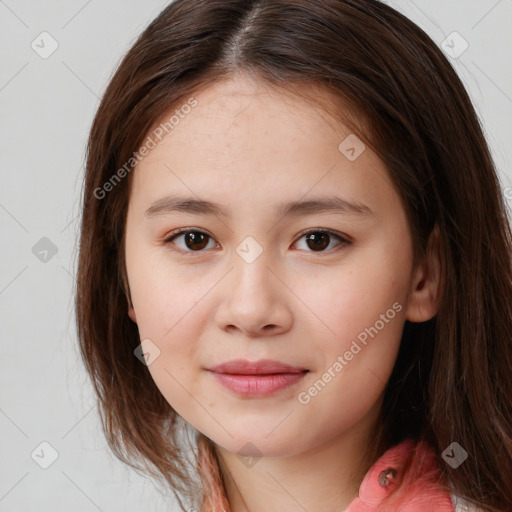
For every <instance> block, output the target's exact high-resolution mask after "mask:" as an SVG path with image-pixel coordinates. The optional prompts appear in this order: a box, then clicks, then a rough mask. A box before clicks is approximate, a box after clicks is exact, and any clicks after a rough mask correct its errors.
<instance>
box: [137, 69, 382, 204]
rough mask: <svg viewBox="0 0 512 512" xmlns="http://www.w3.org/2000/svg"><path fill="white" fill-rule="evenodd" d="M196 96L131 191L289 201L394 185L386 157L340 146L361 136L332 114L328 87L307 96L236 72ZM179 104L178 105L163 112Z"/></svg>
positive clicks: (151, 195) (153, 196)
mask: <svg viewBox="0 0 512 512" xmlns="http://www.w3.org/2000/svg"><path fill="white" fill-rule="evenodd" d="M193 98H194V99H195V101H196V102H197V103H196V105H195V106H194V107H193V108H191V109H188V113H187V114H183V115H181V116H180V120H179V123H178V124H177V125H176V126H174V127H173V129H172V130H171V131H169V132H168V134H167V135H166V136H165V137H164V138H163V139H162V141H161V142H159V143H158V144H157V146H156V147H155V148H154V149H152V150H151V151H150V152H149V154H148V155H147V156H146V157H145V158H144V159H143V160H142V162H141V163H140V164H139V165H138V166H137V168H136V169H135V172H134V174H135V175H134V177H133V179H134V186H133V191H134V194H135V195H139V196H140V195H141V194H142V196H143V197H144V198H145V200H146V202H147V201H148V200H149V199H150V198H151V199H156V198H158V196H159V195H160V196H163V192H164V191H166V192H175V191H176V189H179V190H180V192H187V195H188V196H190V195H196V196H198V197H199V196H201V197H205V196H210V197H211V196H212V194H214V193H215V195H216V196H217V198H218V201H217V202H220V203H223V202H226V203H227V202H230V200H232V196H233V195H234V194H239V195H244V194H248V193H250V194H252V195H258V193H261V195H262V199H265V198H267V197H271V196H272V195H273V194H277V195H281V196H282V195H283V194H286V195H287V197H283V198H282V199H288V200H290V201H291V200H297V199H299V198H300V197H301V196H303V195H304V194H305V193H307V191H308V190H313V189H315V190H314V192H318V193H321V194H325V193H332V192H333V191H334V190H335V189H339V190H346V191H347V192H352V193H357V194H359V196H360V197H359V198H358V199H360V200H361V201H360V202H363V200H362V199H363V197H369V196H370V195H371V192H372V189H374V188H375V186H376V184H377V183H378V184H379V186H380V187H382V186H383V185H386V184H387V185H388V186H389V185H390V183H389V179H388V176H387V172H386V169H385V168H384V165H383V163H382V162H381V161H380V160H379V158H378V157H377V155H376V154H375V153H373V152H372V151H371V150H370V148H367V147H365V146H364V144H363V143H362V142H361V141H359V142H360V143H361V145H362V147H363V148H364V150H363V151H362V153H361V155H360V156H359V157H358V158H357V159H356V160H349V159H348V158H347V156H346V155H344V154H343V153H342V151H341V149H340V145H343V143H344V141H345V140H347V138H349V137H354V136H355V135H354V134H353V133H352V132H351V130H350V128H349V127H347V126H346V125H344V124H343V123H342V122H340V121H339V120H337V119H336V118H335V117H334V116H332V115H330V113H329V111H328V107H329V101H332V100H333V99H332V98H329V97H328V96H326V94H325V91H323V90H320V89H315V88H311V89H310V90H309V91H308V93H307V95H306V97H304V96H303V94H300V95H296V94H293V93H292V92H290V91H287V90H281V89H277V88H275V87H273V86H272V85H269V84H267V83H265V82H262V81H258V80H255V79H252V78H250V77H246V76H238V77H234V78H232V79H230V80H226V81H223V82H217V83H214V84H212V85H210V86H208V87H206V88H203V89H201V90H200V91H198V92H196V93H195V94H194V95H193ZM176 110H179V105H178V106H174V107H173V110H172V111H170V112H167V113H166V114H165V115H164V116H162V118H161V119H168V118H169V117H170V115H169V114H171V115H172V113H173V112H176ZM331 111H332V110H331ZM350 115H352V114H350ZM350 140H352V139H350ZM358 183H359V185H361V184H363V185H364V189H365V191H363V190H361V187H359V190H357V189H358V187H357V186H356V185H357V184H358ZM361 192H363V193H362V194H361Z"/></svg>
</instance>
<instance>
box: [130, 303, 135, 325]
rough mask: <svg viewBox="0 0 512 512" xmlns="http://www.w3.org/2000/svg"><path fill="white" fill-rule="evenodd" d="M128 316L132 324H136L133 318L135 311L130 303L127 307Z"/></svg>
mask: <svg viewBox="0 0 512 512" xmlns="http://www.w3.org/2000/svg"><path fill="white" fill-rule="evenodd" d="M128 316H129V317H130V318H131V320H132V322H135V323H137V317H136V316H135V310H134V309H133V305H132V304H131V303H130V305H129V306H128Z"/></svg>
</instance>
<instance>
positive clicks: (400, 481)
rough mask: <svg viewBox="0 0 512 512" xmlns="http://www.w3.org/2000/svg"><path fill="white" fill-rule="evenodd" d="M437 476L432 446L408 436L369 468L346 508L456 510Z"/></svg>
mask: <svg viewBox="0 0 512 512" xmlns="http://www.w3.org/2000/svg"><path fill="white" fill-rule="evenodd" d="M439 477H440V469H439V466H438V464H437V460H436V455H435V452H434V450H433V449H432V448H431V447H430V446H429V445H428V444H426V443H425V442H423V441H420V442H416V441H412V440H410V439H407V440H405V441H403V442H401V443H400V444H398V445H396V446H394V447H392V448H390V449H389V450H388V451H386V452H385V453H384V455H382V457H381V458H380V459H379V460H377V462H376V463H375V464H374V465H373V466H372V467H371V468H370V470H369V471H368V473H367V474H366V476H365V477H364V479H363V481H362V483H361V486H360V488H359V496H358V497H357V498H356V499H355V500H354V501H352V503H351V504H350V505H349V507H348V508H347V509H346V512H398V511H400V512H433V511H435V512H456V511H457V510H458V509H457V508H456V507H455V506H454V504H453V503H452V499H451V494H450V491H449V490H448V489H446V488H445V487H444V486H442V485H441V483H440V482H439Z"/></svg>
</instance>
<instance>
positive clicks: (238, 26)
mask: <svg viewBox="0 0 512 512" xmlns="http://www.w3.org/2000/svg"><path fill="white" fill-rule="evenodd" d="M235 72H244V73H251V74H253V75H254V76H257V77H259V78H261V79H264V80H265V81H266V82H267V83H269V84H272V85H274V86H275V87H281V88H282V89H283V90H290V91H293V92H294V93H295V94H301V92H300V91H302V90H304V91H305V90H307V87H304V86H310V87H316V88H317V90H320V89H321V90H323V91H326V92H327V93H328V94H330V95H331V97H332V98H335V99H338V100H339V101H338V102H337V103H335V104H334V105H331V108H333V112H334V113H335V114H336V115H338V118H339V119H340V120H343V121H344V122H345V124H347V125H348V126H350V128H351V129H352V130H353V132H354V133H356V134H357V135H358V136H359V137H360V138H361V139H362V140H363V141H364V142H365V144H367V145H368V146H369V147H371V148H372V149H373V150H374V151H375V152H376V153H377V154H378V156H379V157H380V158H381V159H382V160H383V162H384V163H385V164H386V166H387V168H388V169H389V173H390V176H391V177H392V179H393V182H394V184H395V186H396V187H397V190H398V191H399V193H400V196H401V198H402V200H403V204H404V206H405V208H406V211H407V214H408V218H409V222H410V226H411V232H412V234H413V242H414V250H415V257H421V256H423V255H424V254H425V253H426V251H427V250H428V247H429V245H428V241H429V236H430V235H431V233H432V232H433V230H434V229H435V230H438V233H439V236H440V242H441V244H442V254H443V258H444V264H443V274H444V275H443V278H444V291H443V296H442V301H441V304H440V306H439V310H438V313H437V315H436V316H435V317H434V318H432V319H431V320H429V321H427V322H422V323H411V322H409V321H406V322H405V326H404V331H403V337H402V341H401V347H400V351H399V355H398V358H397V361H396V365H395V368H394V370H393V373H392V375H391V378H390V380H389V382H388V385H387V387H386V391H385V395H384V402H383V408H382V422H381V424H380V425H379V428H380V429H381V432H382V436H381V437H380V438H379V443H378V446H376V447H375V455H378V454H380V453H382V451H383V450H384V448H386V447H389V446H391V445H393V444H396V443H398V442H400V441H401V440H403V439H405V438H406V437H410V438H413V439H417V440H420V439H424V440H427V441H428V442H429V443H430V444H431V445H432V446H433V447H434V448H435V450H436V453H437V454H438V462H439V465H440V467H441V469H442V475H443V479H444V481H445V482H446V483H448V482H449V483H450V485H451V486H452V488H453V491H454V493H455V494H457V495H459V496H462V497H464V498H465V499H467V500H468V501H472V502H474V503H476V504H478V505H479V506H480V508H481V509H482V510H485V511H494V512H496V511H501V512H502V511H505V510H508V511H510V510H512V478H511V477H510V475H512V427H511V425H512V344H511V339H512V268H511V267H512V265H511V249H512V235H511V229H510V224H509V222H510V221H509V219H508V218H507V211H506V206H505V203H504V200H503V196H502V193H501V190H500V184H499V180H498V177H497V173H496V169H495V167H494V163H493V161H492V158H491V155H490V151H489V148H488V145H487V143H486V140H485V138H484V135H483V131H482V128H481V126H480V124H479V120H478V118H477V115H476V113H475V110H474V107H473V106H472V103H471V101H470V98H469V96H468V94H467V92H466V90H465V89H464V86H463V85H462V83H461V81H460V79H459V78H458V76H457V74H456V72H455V71H454V69H453V68H452V66H451V64H450V63H449V62H448V60H447V59H446V58H445V57H444V55H443V54H442V52H441V51H440V50H439V49H438V48H437V46H436V44H435V43H434V42H433V41H432V40H431V39H430V38H429V37H428V36H427V35H426V34H425V33H424V32H423V31H422V30H421V29H420V28H419V27H417V26H416V25H415V24H414V23H413V22H411V21H410V20H409V19H407V18H406V17H405V16H403V15H401V14H400V13H398V12H397V11H395V10H393V9H392V8H390V7H389V6H387V5H385V4H383V3H381V2H378V1H376V0H292V1H290V0H286V1H284V0H254V1H249V0H247V1H239V0H175V1H174V2H172V3H171V4H170V5H169V6H168V7H167V8H166V9H164V10H163V11H162V13H161V14H160V15H159V16H158V17H157V18H156V19H155V20H154V21H153V22H152V23H151V24H150V25H149V26H148V27H147V29H146V30H145V31H144V32H143V33H142V35H141V36H140V37H139V39H138V40H137V41H136V42H135V44H134V45H133V47H132V48H131V49H130V50H129V52H128V53H127V55H126V56H125V57H124V59H123V60H122V62H121V63H120V65H119V67H118V69H117V71H116V73H115V75H114V76H113V78H112V80H111V81H110V83H109V85H108V88H107V90H106V92H105V94H104V97H103V99H102V101H101V104H100V106H99V109H98V112H97V114H96V117H95V119H94V122H93V125H92V128H91V132H90V138H89V142H88V148H87V150H88V151H87V166H86V175H85V183H84V188H83V218H82V226H81V239H80V253H79V261H78V276H77V290H76V315H77V329H78V338H79V343H80V350H81V354H82V357H83V360H84V363H85V365H86V368H87V371H88V372H89V374H90V376H91V380H92V382H93V384H94V388H95V391H96V393H97V395H98V399H99V400H98V403H99V406H100V416H101V419H102V425H103V429H104V432H105V435H106V437H107V440H108V443H109V446H110V447H111V449H112V450H113V452H114V453H115V454H116V456H117V457H118V458H120V459H121V460H123V461H124V462H126V463H127V464H130V465H131V466H132V467H134V468H137V469H140V470H142V471H147V472H149V473H150V474H151V475H152V476H154V477H155V478H159V479H160V481H162V482H163V483H164V484H165V483H168V484H169V485H170V488H171V489H172V490H173V492H174V493H175V495H176V497H177V499H178V501H179V503H180V505H181V507H182V508H183V509H184V510H185V506H184V505H183V502H182V501H181V498H180V497H186V498H187V499H189V498H193V497H194V496H199V494H197V492H196V490H193V489H192V488H193V484H194V476H195V475H197V474H199V476H200V478H201V480H200V482H199V483H197V485H198V486H199V487H198V489H200V490H201V491H203V494H202V501H201V502H200V503H199V504H196V505H194V506H195V507H196V508H200V509H201V510H217V508H216V507H217V506H219V503H221V502H222V501H223V500H224V501H223V503H222V504H221V506H220V508H219V510H220V509H222V508H224V509H226V510H227V509H228V505H227V503H226V498H225V490H224V486H223V482H222V475H221V474H220V471H219V466H218V460H217V459H216V457H215V452H214V450H213V446H212V443H211V441H210V440H209V439H207V438H205V436H203V435H202V434H200V433H197V432H196V437H195V444H194V443H192V444H191V446H196V447H198V455H197V457H196V460H195V464H196V467H195V469H196V470H197V473H195V472H194V470H193V469H191V468H190V467H189V466H187V464H186V463H185V462H186V453H185V451H184V443H183V442H182V440H180V438H179V435H178V434H179V432H180V428H179V427H180V423H182V422H183V423H184V421H183V420H181V419H180V418H179V416H178V415H177V413H176V412H175V411H174V410H173V409H172V407H171V406H170V405H169V404H168V403H167V401H166V400H165V399H164V398H163V396H162V394H161V393H160V392H159V390H158V389H157V387H156V385H155V384H154V382H153V380H152V378H151V376H150V373H149V371H148V369H147V367H146V366H145V365H144V364H142V363H141V362H140V361H139V360H138V359H137V357H135V356H134V350H135V349H136V347H137V346H138V345H139V344H140V342H141V340H140V338H139V333H138V329H137V326H136V324H134V323H133V322H132V321H131V320H130V319H129V317H128V314H127V309H128V304H129V303H130V292H129V289H128V286H127V279H126V270H125V265H124V228H125V221H126V212H127V205H128V200H129V197H130V186H131V174H130V172H129V171H130V170H131V169H130V168H128V170H127V168H126V165H125V163H126V162H131V161H132V160H130V159H131V158H133V152H134V151H135V150H137V148H139V147H140V145H141V143H142V141H143V139H144V137H145V136H147V134H148V133H149V130H150V129H151V127H153V126H155V123H156V122H157V121H158V120H159V119H161V118H162V115H163V114H164V113H165V112H167V111H169V109H171V108H175V107H176V106H177V105H180V104H181V103H183V102H185V100H186V99H187V98H190V97H192V96H193V94H194V92H196V91H199V90H200V89H202V88H204V87H208V85H209V84H211V83H213V82H215V81H218V80H221V79H224V78H229V77H230V76H232V75H233V73H235ZM347 105H348V106H350V108H351V111H352V112H353V113H354V114H356V115H355V116H354V117H350V116H349V113H348V111H346V110H344V108H346V107H347ZM355 119H357V122H359V123H361V125H358V124H357V122H356V121H355ZM123 165H124V169H125V171H126V172H125V173H119V172H117V175H116V171H118V170H119V169H120V168H121V167H122V166H123ZM130 165H132V166H133V164H130ZM114 175H116V181H115V182H114V181H113V178H114ZM125 175H126V176H125ZM121 176H122V178H121ZM107 182H108V183H110V186H109V187H107V186H105V184H106V183H107ZM107 190H108V193H105V191H107ZM98 191H102V192H101V193H100V192H98ZM186 428H187V426H185V429H186ZM454 441H456V442H458V443H459V444H460V445H461V446H462V447H463V448H464V449H465V450H466V451H467V452H468V453H469V457H468V459H467V460H466V461H465V462H464V463H463V464H462V465H460V466H459V467H458V468H457V469H452V468H451V467H450V466H448V465H447V464H446V462H445V461H444V459H443V458H442V457H441V456H440V453H441V452H442V451H443V450H444V449H445V448H446V447H448V446H449V445H450V444H451V443H452V442H454ZM213 493H217V494H218V496H217V497H215V495H214V494H213ZM212 496H213V497H212Z"/></svg>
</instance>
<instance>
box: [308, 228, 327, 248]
mask: <svg viewBox="0 0 512 512" xmlns="http://www.w3.org/2000/svg"><path fill="white" fill-rule="evenodd" d="M318 238H320V239H321V240H318ZM306 239H307V242H308V246H309V242H311V241H312V242H313V243H314V244H317V243H318V242H320V247H319V246H315V247H311V246H310V249H325V248H326V247H327V246H328V245H329V234H328V233H323V232H319V233H310V234H309V235H308V236H307V238H306Z"/></svg>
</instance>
